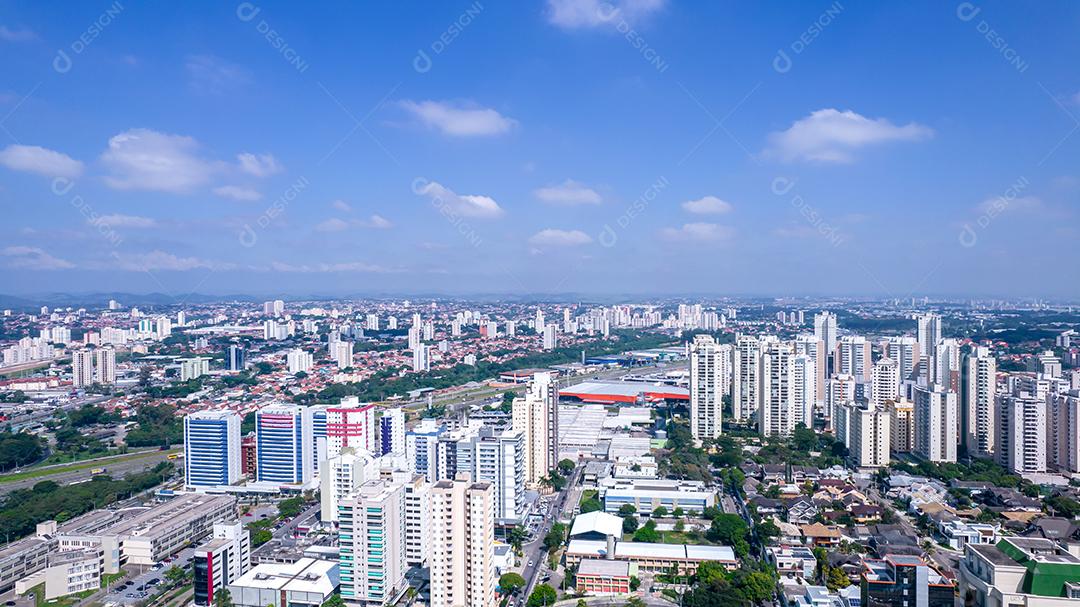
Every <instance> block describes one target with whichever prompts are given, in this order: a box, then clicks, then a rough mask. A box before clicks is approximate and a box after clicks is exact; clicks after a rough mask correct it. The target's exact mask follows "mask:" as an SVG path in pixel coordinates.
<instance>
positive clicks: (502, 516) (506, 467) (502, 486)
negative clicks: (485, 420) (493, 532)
mask: <svg viewBox="0 0 1080 607" xmlns="http://www.w3.org/2000/svg"><path fill="white" fill-rule="evenodd" d="M468 446H471V447H473V448H474V449H475V453H474V454H473V457H472V468H473V476H474V477H475V478H476V480H478V481H485V482H489V483H491V486H492V490H493V492H494V507H495V519H496V522H498V523H499V524H500V525H503V526H510V525H516V524H519V523H521V522H522V521H523V520H524V518H525V449H526V447H525V440H524V437H523V436H522V434H521V432H518V431H516V430H504V431H502V432H496V431H495V429H494V428H492V427H490V426H484V427H483V428H480V431H479V433H478V434H477V435H476V438H474V439H472V440H471V441H468ZM458 470H459V471H460V470H461V469H460V468H458Z"/></svg>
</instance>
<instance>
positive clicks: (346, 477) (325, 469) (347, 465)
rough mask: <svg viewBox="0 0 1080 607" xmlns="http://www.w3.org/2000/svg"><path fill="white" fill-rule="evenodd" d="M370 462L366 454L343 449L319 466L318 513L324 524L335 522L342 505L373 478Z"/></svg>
mask: <svg viewBox="0 0 1080 607" xmlns="http://www.w3.org/2000/svg"><path fill="white" fill-rule="evenodd" d="M373 461H374V460H373V458H372V457H371V455H369V454H367V453H357V452H355V451H354V450H352V449H347V450H345V451H344V452H343V453H339V454H337V455H334V456H331V457H329V458H327V459H326V460H325V461H322V462H320V463H319V510H320V515H321V516H320V518H321V519H322V521H323V522H324V523H336V522H338V513H339V512H340V506H341V504H342V502H343V501H345V500H346V499H348V498H349V496H350V495H352V494H353V492H354V491H356V489H357V488H359V487H360V485H362V484H364V482H365V481H367V480H369V479H370V478H372V477H374V476H376V475H377V471H376V470H374V469H372V467H373Z"/></svg>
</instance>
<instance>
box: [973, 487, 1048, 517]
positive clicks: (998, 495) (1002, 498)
mask: <svg viewBox="0 0 1080 607" xmlns="http://www.w3.org/2000/svg"><path fill="white" fill-rule="evenodd" d="M987 501H988V502H989V503H991V504H995V505H998V506H1001V507H1002V508H1004V509H1005V510H1009V511H1012V512H1042V502H1041V501H1039V500H1037V499H1035V498H1033V497H1028V496H1026V495H1024V494H1023V493H1020V492H1019V491H1017V490H1016V489H1007V488H1004V487H994V488H992V489H990V496H989V497H988V498H987Z"/></svg>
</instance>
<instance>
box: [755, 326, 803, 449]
mask: <svg viewBox="0 0 1080 607" xmlns="http://www.w3.org/2000/svg"><path fill="white" fill-rule="evenodd" d="M794 359H795V346H794V345H792V344H791V343H785V342H779V341H773V342H768V343H766V344H765V345H764V347H763V348H762V351H761V366H760V372H761V381H760V384H759V387H758V411H757V412H758V430H759V431H760V432H761V435H762V436H790V435H791V432H792V431H793V430H794V429H795V360H794Z"/></svg>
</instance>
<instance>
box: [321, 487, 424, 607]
mask: <svg viewBox="0 0 1080 607" xmlns="http://www.w3.org/2000/svg"><path fill="white" fill-rule="evenodd" d="M338 512H339V517H338V518H339V523H338V525H339V530H340V531H339V536H338V537H339V543H340V563H339V568H340V574H341V598H342V600H344V601H345V605H347V606H350V607H351V606H357V607H381V606H383V605H390V604H393V603H395V602H396V601H397V600H398V599H399V598H401V596H402V595H403V594H404V593H405V591H406V590H407V589H408V587H409V585H408V584H407V583H406V582H405V571H406V569H407V565H406V562H405V534H404V527H405V486H404V485H403V484H401V483H397V482H393V481H392V480H385V479H374V480H369V481H367V482H365V483H364V484H362V485H361V486H360V487H359V488H357V490H356V491H355V492H354V493H353V494H352V495H351V496H350V497H348V498H346V499H344V500H342V502H341V504H340V506H339V508H338Z"/></svg>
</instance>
